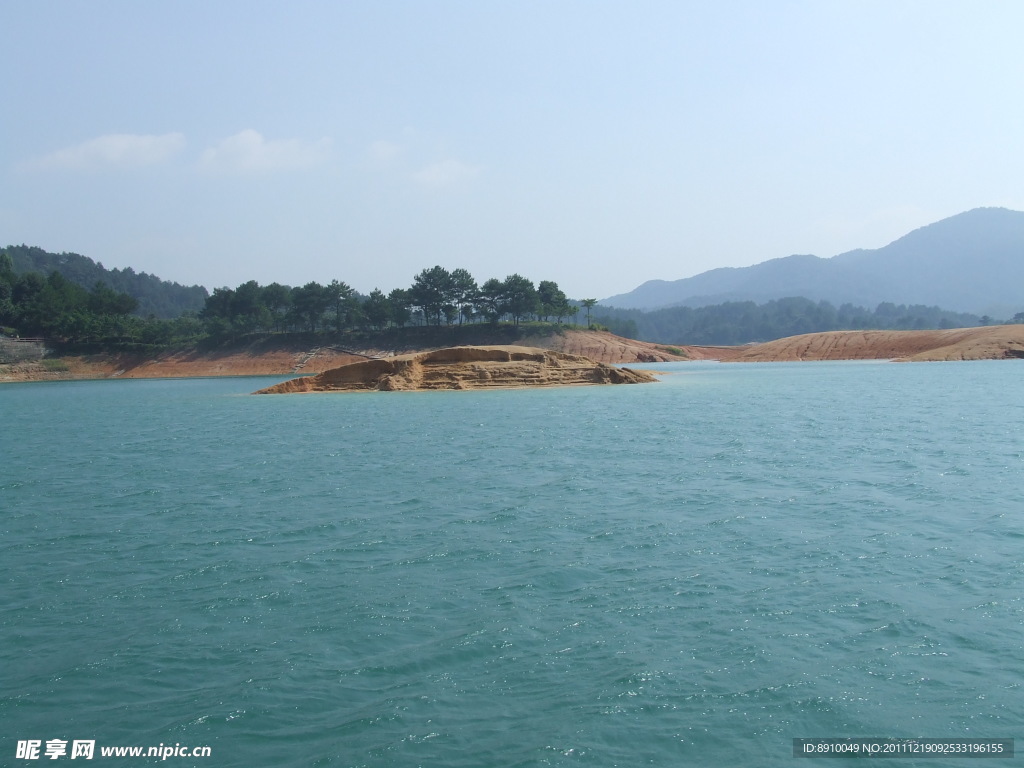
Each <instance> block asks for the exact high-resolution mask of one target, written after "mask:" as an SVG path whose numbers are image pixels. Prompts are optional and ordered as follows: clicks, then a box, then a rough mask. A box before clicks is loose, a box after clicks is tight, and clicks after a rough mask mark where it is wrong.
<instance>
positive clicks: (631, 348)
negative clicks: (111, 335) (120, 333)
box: [0, 326, 704, 381]
mask: <svg viewBox="0 0 1024 768" xmlns="http://www.w3.org/2000/svg"><path fill="white" fill-rule="evenodd" d="M473 330H474V332H475V333H474V335H476V336H481V335H486V334H485V333H480V331H481V330H484V331H485V330H486V329H481V328H480V327H479V326H477V327H474V329H473ZM503 330H505V331H507V330H508V329H507V328H504V327H503ZM450 335H451V336H457V333H456V331H455V330H454V329H451V334H450ZM503 343H504V342H503ZM520 343H522V344H523V345H524V346H531V347H540V348H543V349H553V350H555V351H558V352H565V353H567V354H574V355H583V356H585V357H589V358H590V359H591V360H594V361H595V362H601V363H613V364H615V363H625V364H628V363H636V362H663V361H667V360H685V359H688V358H689V357H691V356H692V357H694V358H702V357H704V355H703V353H701V352H693V353H692V355H691V354H689V348H682V349H680V350H679V351H680V352H683V353H684V354H683V355H682V356H680V355H676V354H673V352H671V351H669V350H670V349H675V348H668V347H665V346H661V345H657V344H649V343H647V342H643V341H634V340H632V339H624V338H621V337H619V336H615V335H613V334H611V333H607V332H603V331H573V330H565V331H564V332H563V333H562V334H548V335H538V336H531V337H529V338H528V339H526V340H524V341H522V342H520ZM486 344H487V343H486V342H483V344H482V345H486ZM448 346H453V344H451V343H448V344H441V345H437V346H430V345H425V346H415V345H414V344H403V345H401V346H398V347H396V346H395V345H394V344H393V343H392V344H390V345H387V346H385V345H384V344H382V343H377V344H374V343H372V341H371V343H369V344H366V343H364V344H361V345H359V346H357V347H356V348H352V349H350V348H348V347H345V348H341V347H339V346H338V345H335V344H334V343H333V342H332V341H330V340H329V339H326V340H325V339H324V338H323V337H312V336H304V335H298V336H268V337H263V338H259V339H257V340H255V341H250V342H245V343H240V344H233V345H226V346H221V347H216V348H207V349H200V348H190V349H183V350H176V351H173V352H165V353H162V354H159V355H156V356H145V355H123V354H122V355H111V354H98V355H62V356H59V357H49V358H48V359H46V360H44V361H25V362H18V363H12V364H7V365H3V364H0V381H45V380H51V379H107V378H124V379H140V378H174V377H190V376H263V375H268V376H276V375H288V374H315V373H321V372H323V371H326V370H330V369H331V368H337V367H338V366H341V365H345V364H347V363H353V362H358V361H359V360H365V359H367V358H374V357H392V356H394V355H396V354H412V353H416V352H421V351H425V350H429V349H437V348H442V347H448Z"/></svg>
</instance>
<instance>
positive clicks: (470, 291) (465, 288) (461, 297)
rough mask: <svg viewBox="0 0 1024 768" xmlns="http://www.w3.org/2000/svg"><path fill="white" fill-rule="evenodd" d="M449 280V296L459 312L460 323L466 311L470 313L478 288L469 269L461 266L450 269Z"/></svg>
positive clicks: (464, 317)
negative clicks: (450, 287)
mask: <svg viewBox="0 0 1024 768" xmlns="http://www.w3.org/2000/svg"><path fill="white" fill-rule="evenodd" d="M451 281H452V283H451V284H452V292H451V297H452V300H453V302H454V305H455V308H456V309H457V310H458V313H459V315H458V316H459V325H462V322H463V320H465V319H466V315H467V313H469V314H472V306H473V302H475V301H476V298H477V295H478V294H479V293H480V288H479V287H478V286H477V284H476V280H475V279H474V278H473V276H472V275H471V274H470V273H469V271H468V270H465V269H461V268H460V269H453V270H452V274H451Z"/></svg>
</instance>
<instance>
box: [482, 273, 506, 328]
mask: <svg viewBox="0 0 1024 768" xmlns="http://www.w3.org/2000/svg"><path fill="white" fill-rule="evenodd" d="M477 302H478V303H479V305H480V309H481V311H482V312H483V314H484V317H486V318H487V319H488V320H489V321H490V322H491V323H495V324H497V322H498V320H500V319H501V316H502V315H504V314H505V312H506V311H507V309H506V301H505V284H504V283H503V282H502V281H501V280H498V279H497V278H496V277H492V278H491V279H489V280H487V281H486V282H485V283H484V284H483V285H481V286H480V293H479V295H478V296H477Z"/></svg>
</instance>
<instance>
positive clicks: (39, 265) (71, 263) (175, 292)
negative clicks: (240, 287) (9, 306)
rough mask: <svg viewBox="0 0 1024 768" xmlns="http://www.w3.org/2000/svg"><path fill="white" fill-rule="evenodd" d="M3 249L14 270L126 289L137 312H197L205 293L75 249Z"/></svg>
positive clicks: (169, 315)
mask: <svg viewBox="0 0 1024 768" xmlns="http://www.w3.org/2000/svg"><path fill="white" fill-rule="evenodd" d="M3 252H4V253H6V254H7V255H8V256H10V257H11V261H12V262H13V263H14V271H15V273H17V274H20V273H22V272H41V273H43V274H44V275H48V274H50V273H51V272H53V271H57V272H59V273H60V274H61V275H62V276H64V277H65V278H67V279H68V280H70V281H71V282H72V283H76V284H78V285H80V286H82V287H83V288H88V289H91V288H92V287H93V286H94V285H96V283H98V282H103V283H106V284H107V285H108V286H109V287H110V288H112V289H114V290H115V291H119V292H121V293H127V294H128V295H129V296H132V297H133V298H135V299H136V300H137V301H138V302H139V308H138V310H136V313H135V314H137V315H141V316H142V317H148V316H149V315H154V316H156V317H160V318H165V319H168V318H174V317H179V316H180V315H181V314H182V313H183V312H198V311H199V310H201V309H202V308H203V306H204V304H205V303H206V297H207V296H208V295H209V293H208V292H207V290H206V289H205V288H204V287H202V286H201V285H190V286H185V285H179V284H178V283H172V282H170V281H168V280H161V279H160V278H159V277H156V276H155V275H149V274H146V273H145V272H136V271H135V270H133V269H132V268H131V267H126V268H125V269H107V268H106V267H104V266H103V265H102V264H100V263H98V262H95V261H93V260H92V259H90V258H89V257H88V256H81V255H79V254H77V253H49V252H47V251H44V250H43V249H42V248H36V247H34V246H28V245H9V246H7V247H6V248H4V249H3Z"/></svg>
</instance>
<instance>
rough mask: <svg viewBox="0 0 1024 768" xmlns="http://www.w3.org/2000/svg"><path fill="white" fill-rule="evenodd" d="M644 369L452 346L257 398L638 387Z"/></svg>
mask: <svg viewBox="0 0 1024 768" xmlns="http://www.w3.org/2000/svg"><path fill="white" fill-rule="evenodd" d="M650 381H655V378H654V376H652V375H651V374H649V373H646V372H644V371H634V370H630V369H629V368H616V367H615V366H612V365H607V364H605V363H595V362H594V361H593V360H590V359H588V358H586V357H581V356H579V355H569V354H565V353H562V352H554V351H552V350H548V349H538V348H534V347H515V346H494V347H451V348H448V349H438V350H434V351H431V352H420V353H417V354H410V355H399V356H398V357H389V358H381V359H376V360H363V361H361V362H357V363H351V364H349V365H343V366H341V367H340V368H333V369H331V370H329V371H324V372H323V373H321V374H319V375H317V376H310V377H305V378H300V379H292V380H291V381H286V382H283V383H281V384H278V385H277V386H274V387H269V388H267V389H261V390H260V391H259V392H257V393H256V394H263V395H265V394H286V393H292V392H333V391H358V390H379V391H400V390H422V389H494V388H512V387H552V386H566V385H573V384H639V383H644V382H650Z"/></svg>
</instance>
